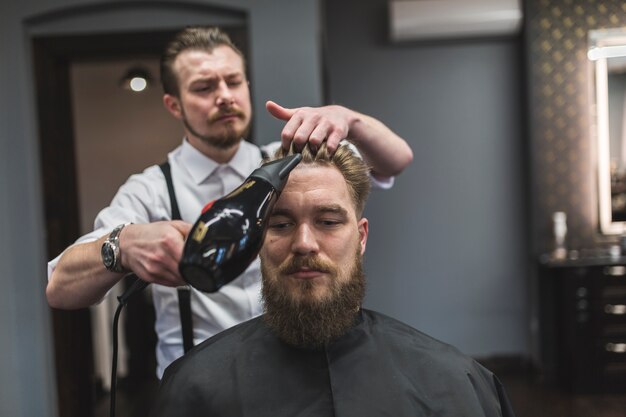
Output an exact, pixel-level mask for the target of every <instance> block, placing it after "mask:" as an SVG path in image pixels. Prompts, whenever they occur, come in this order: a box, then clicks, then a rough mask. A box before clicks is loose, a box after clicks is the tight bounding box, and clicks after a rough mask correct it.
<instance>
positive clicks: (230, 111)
mask: <svg viewBox="0 0 626 417" xmlns="http://www.w3.org/2000/svg"><path fill="white" fill-rule="evenodd" d="M231 116H236V117H238V118H240V119H244V118H245V117H246V115H245V114H244V113H243V112H242V111H241V110H237V109H224V110H220V111H219V112H217V113H215V114H214V115H212V116H211V117H209V123H213V122H216V121H218V120H219V119H221V118H222V117H231Z"/></svg>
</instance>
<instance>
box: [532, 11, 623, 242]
mask: <svg viewBox="0 0 626 417" xmlns="http://www.w3.org/2000/svg"><path fill="white" fill-rule="evenodd" d="M525 19H526V20H525V28H526V52H527V71H528V83H529V90H528V91H529V96H528V102H529V120H530V128H529V133H530V140H531V143H530V155H531V161H530V162H531V187H532V188H531V190H532V193H531V199H532V225H533V226H532V227H533V242H532V243H533V252H534V253H535V254H539V253H542V252H545V251H549V250H551V249H552V241H553V239H552V213H553V212H555V211H565V212H566V213H567V224H568V239H567V240H568V246H569V247H570V248H576V249H583V248H593V247H598V246H601V245H606V243H607V242H608V241H609V240H610V239H607V238H605V237H602V236H601V235H600V234H599V232H598V230H599V228H598V210H597V201H598V200H597V191H596V190H597V187H596V172H595V167H596V163H595V155H596V147H595V143H594V141H593V139H592V136H591V117H590V112H589V109H590V106H591V105H592V103H593V100H592V98H593V97H592V94H593V91H592V84H591V74H592V68H591V64H590V63H589V61H588V59H587V55H586V53H587V47H588V32H589V30H591V29H599V28H615V27H622V26H626V3H625V2H624V1H622V0H608V1H607V0H526V1H525Z"/></svg>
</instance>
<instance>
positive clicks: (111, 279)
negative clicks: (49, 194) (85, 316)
mask: <svg viewBox="0 0 626 417" xmlns="http://www.w3.org/2000/svg"><path fill="white" fill-rule="evenodd" d="M105 239H106V236H103V237H102V238H100V239H99V240H97V241H94V242H88V243H81V244H77V245H74V246H72V247H70V248H69V249H67V250H66V251H65V253H64V254H63V256H61V259H59V262H58V264H57V266H56V268H55V269H54V271H53V272H52V276H51V277H50V280H49V281H48V286H47V288H46V297H47V298H48V303H49V304H50V306H51V307H54V308H62V309H77V308H84V307H88V306H90V305H93V304H96V303H97V302H99V301H100V300H101V299H102V298H103V297H104V296H105V295H106V293H107V291H109V290H110V289H111V288H112V287H113V286H114V285H115V284H116V283H117V282H118V281H119V280H120V279H122V277H123V276H124V274H121V273H115V272H111V271H108V270H107V269H106V268H105V267H104V265H103V264H102V259H101V256H100V248H101V247H102V243H103V242H104V240H105Z"/></svg>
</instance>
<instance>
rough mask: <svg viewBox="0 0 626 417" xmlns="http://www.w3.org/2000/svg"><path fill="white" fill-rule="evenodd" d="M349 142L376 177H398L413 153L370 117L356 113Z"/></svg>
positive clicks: (391, 132) (403, 142)
mask: <svg viewBox="0 0 626 417" xmlns="http://www.w3.org/2000/svg"><path fill="white" fill-rule="evenodd" d="M349 140H350V141H351V142H352V143H354V144H355V145H356V146H357V148H358V149H359V152H360V153H361V155H362V156H363V158H364V159H365V161H366V162H367V163H368V164H369V165H370V166H371V168H372V171H373V173H374V174H375V175H378V176H382V177H391V176H394V175H398V174H399V173H400V172H402V171H403V170H404V169H405V168H406V167H407V166H408V165H409V164H410V163H411V161H412V160H413V151H412V150H411V148H410V147H409V145H408V144H407V142H406V141H405V140H404V139H402V138H401V137H400V136H398V135H396V134H395V133H394V132H393V131H391V129H389V128H388V127H387V126H385V125H384V124H383V123H382V122H380V121H379V120H377V119H375V118H373V117H371V116H367V115H364V114H360V113H357V117H356V119H355V121H354V122H353V123H352V126H351V127H350V137H349Z"/></svg>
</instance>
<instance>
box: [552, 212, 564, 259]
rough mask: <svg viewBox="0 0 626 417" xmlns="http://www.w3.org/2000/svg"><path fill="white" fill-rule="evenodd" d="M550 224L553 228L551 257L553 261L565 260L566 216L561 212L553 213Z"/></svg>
mask: <svg viewBox="0 0 626 417" xmlns="http://www.w3.org/2000/svg"><path fill="white" fill-rule="evenodd" d="M552 222H553V226H554V251H553V252H552V257H553V258H554V259H565V258H567V248H566V246H565V237H566V236H567V214H565V212H563V211H555V212H554V213H553V214H552Z"/></svg>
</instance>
